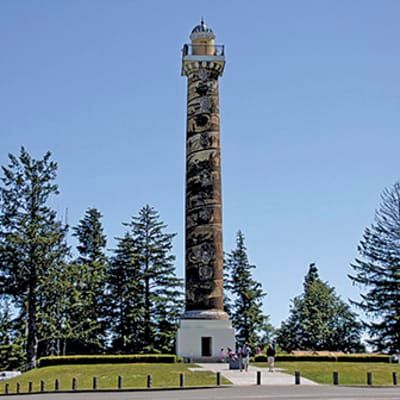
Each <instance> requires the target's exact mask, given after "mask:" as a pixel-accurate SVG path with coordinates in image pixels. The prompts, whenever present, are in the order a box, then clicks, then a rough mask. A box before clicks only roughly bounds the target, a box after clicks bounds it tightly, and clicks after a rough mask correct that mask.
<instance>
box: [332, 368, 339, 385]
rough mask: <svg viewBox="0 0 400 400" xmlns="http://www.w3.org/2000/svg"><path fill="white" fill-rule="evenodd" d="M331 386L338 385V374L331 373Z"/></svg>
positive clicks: (335, 372)
mask: <svg viewBox="0 0 400 400" xmlns="http://www.w3.org/2000/svg"><path fill="white" fill-rule="evenodd" d="M333 384H334V385H339V372H337V371H333Z"/></svg>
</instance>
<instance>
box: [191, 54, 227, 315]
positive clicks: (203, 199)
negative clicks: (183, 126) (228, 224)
mask: <svg viewBox="0 0 400 400" xmlns="http://www.w3.org/2000/svg"><path fill="white" fill-rule="evenodd" d="M221 72H222V68H221V65H220V64H217V63H214V62H210V61H202V62H194V63H191V64H189V65H187V66H186V68H185V69H184V73H185V74H186V76H187V77H188V96H187V136H186V143H187V150H186V312H185V315H184V318H205V319H227V318H228V316H227V315H226V313H225V312H224V311H223V310H224V304H223V246H222V198H221V150H220V116H219V88H218V78H219V76H220V73H221Z"/></svg>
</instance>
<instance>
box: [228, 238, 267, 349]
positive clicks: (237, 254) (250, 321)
mask: <svg viewBox="0 0 400 400" xmlns="http://www.w3.org/2000/svg"><path fill="white" fill-rule="evenodd" d="M255 268H256V267H255V265H251V264H250V263H249V260H248V256H247V249H246V246H245V243H244V235H243V233H242V232H241V231H238V233H237V235H236V248H235V249H234V250H232V251H231V252H230V253H227V255H226V257H225V289H226V292H227V294H226V297H230V298H231V301H230V302H229V308H228V310H229V309H230V316H231V318H232V323H233V326H234V328H235V330H236V338H237V341H238V343H240V344H244V343H247V344H248V345H250V346H251V347H255V346H258V345H260V344H265V342H266V341H268V338H269V334H270V333H271V331H272V327H271V325H270V324H269V323H268V317H267V316H266V315H264V314H263V312H262V304H263V298H264V296H265V295H266V294H265V293H264V292H263V290H262V286H261V284H260V283H259V282H257V281H256V280H255V279H254V278H253V276H252V270H253V269H255Z"/></svg>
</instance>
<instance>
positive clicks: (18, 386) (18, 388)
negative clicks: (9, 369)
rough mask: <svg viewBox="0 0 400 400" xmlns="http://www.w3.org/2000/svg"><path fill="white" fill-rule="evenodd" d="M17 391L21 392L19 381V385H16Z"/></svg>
mask: <svg viewBox="0 0 400 400" xmlns="http://www.w3.org/2000/svg"><path fill="white" fill-rule="evenodd" d="M15 391H16V393H19V392H20V384H19V382H17V387H16V390H15Z"/></svg>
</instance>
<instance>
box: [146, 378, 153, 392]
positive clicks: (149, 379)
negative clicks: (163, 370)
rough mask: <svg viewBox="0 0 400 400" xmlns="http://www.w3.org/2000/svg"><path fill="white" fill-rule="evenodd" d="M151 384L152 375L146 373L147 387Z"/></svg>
mask: <svg viewBox="0 0 400 400" xmlns="http://www.w3.org/2000/svg"><path fill="white" fill-rule="evenodd" d="M152 386H153V377H152V376H151V375H147V389H150V388H151V387H152Z"/></svg>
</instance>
